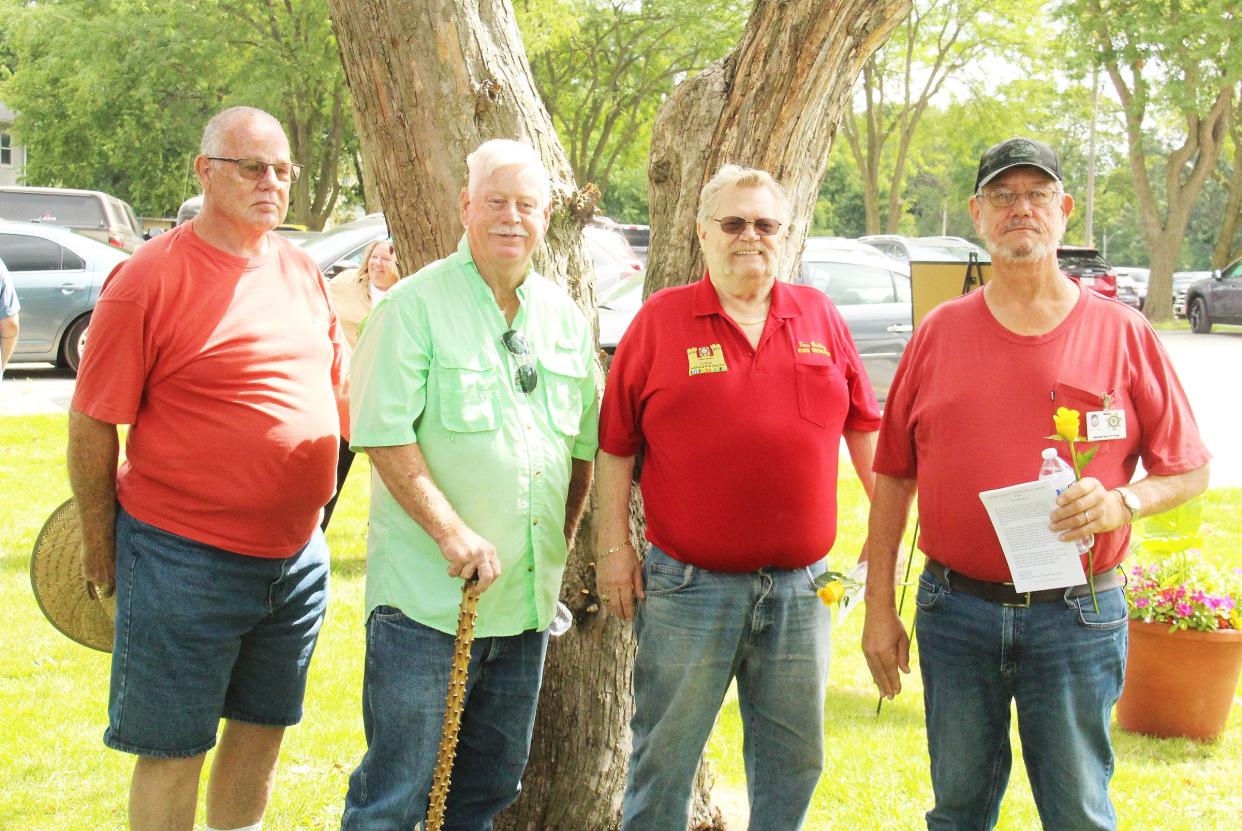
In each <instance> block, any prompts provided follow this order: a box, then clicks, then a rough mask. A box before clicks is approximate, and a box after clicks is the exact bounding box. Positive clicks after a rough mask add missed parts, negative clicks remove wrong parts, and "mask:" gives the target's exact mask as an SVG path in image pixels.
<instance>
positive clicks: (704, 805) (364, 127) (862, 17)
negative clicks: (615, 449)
mask: <svg viewBox="0 0 1242 831" xmlns="http://www.w3.org/2000/svg"><path fill="white" fill-rule="evenodd" d="M329 6H330V8H331V12H332V18H333V23H334V26H335V28H336V35H337V40H338V43H339V45H340V50H341V58H342V61H343V63H344V65H345V72H346V77H347V79H348V81H349V85H350V89H351V91H352V94H353V101H354V106H355V108H356V111H357V114H358V120H357V129H358V134H359V139H360V141H361V144H362V147H363V148H364V152H365V153H366V154H367V156H368V157H369V158H370V160H371V161H372V163H373V165H374V171H375V178H376V181H377V183H378V186H379V192H380V196H381V198H382V200H383V203H384V205H386V206H387V207H388V211H387V218H388V224H389V228H391V229H392V231H393V237H394V240H395V241H396V243H397V248H398V254H399V258H400V260H401V262H402V264H403V267H405V268H408V269H411V270H413V269H417V268H421V267H422V266H423V265H425V264H427V263H428V262H430V261H432V260H435V259H438V258H440V257H443V256H445V255H446V254H448V253H450V252H451V251H453V250H454V249H455V247H456V245H457V241H458V239H459V238H460V236H461V233H462V231H461V225H460V221H459V210H458V206H459V193H460V191H461V188H462V186H463V185H464V183H465V179H466V170H465V156H466V154H467V153H468V152H469V151H470V150H472V149H473V148H474V147H475V146H477V145H478V144H479V143H480V142H482V141H484V140H486V139H489V138H497V137H509V138H525V139H526V140H527V141H529V142H531V144H533V145H534V146H535V147H536V148H538V150H539V151H540V153H541V155H542V156H543V159H544V162H545V163H546V164H547V165H548V168H549V170H550V171H551V172H552V175H553V178H554V180H555V182H554V188H553V209H554V210H553V219H552V226H551V228H550V229H549V233H548V236H547V239H546V241H545V243H544V245H543V246H541V248H540V250H539V252H538V254H537V256H536V265H537V267H538V268H539V269H540V271H541V272H542V273H544V274H545V275H547V276H549V277H550V278H552V279H554V280H557V281H559V282H561V283H563V284H565V285H567V286H568V288H569V291H570V293H571V295H572V296H573V297H574V298H575V300H576V301H577V302H578V304H579V305H580V306H581V307H582V308H583V310H584V311H586V312H587V313H588V314H589V316H591V317H592V318H594V315H595V312H594V305H595V302H594V288H593V281H592V279H591V278H590V276H589V275H590V271H589V266H588V260H587V258H586V255H585V251H584V248H583V244H582V235H581V227H582V224H583V222H584V221H585V220H586V219H588V218H589V217H590V216H591V214H592V212H593V209H594V200H595V199H598V192H593V193H579V192H577V191H576V190H575V186H574V183H573V177H572V174H571V171H570V167H569V164H568V162H567V160H566V156H565V153H564V151H563V149H562V148H561V146H560V144H559V143H558V141H557V138H556V135H555V132H554V131H553V129H552V125H551V121H550V119H549V117H548V114H547V112H546V110H545V109H544V107H543V106H542V104H541V103H540V101H539V98H538V96H537V95H536V93H535V90H534V84H533V82H532V80H531V75H530V67H529V66H528V64H527V61H526V58H525V55H524V52H523V48H522V40H521V36H520V34H519V32H518V29H517V26H516V23H515V22H514V17H513V12H512V8H511V7H510V4H509V3H508V2H505V0H423V1H422V2H414V1H413V0H329ZM908 7H909V2H908V0H886V2H882V3H881V2H873V1H869V0H850V1H848V2H847V1H846V0H785V2H774V1H773V0H757V2H756V6H755V10H754V13H753V14H752V17H751V21H750V25H749V26H748V28H747V32H746V36H745V38H744V40H743V42H742V44H741V45H740V46H739V48H738V49H737V50H736V51H735V52H734V53H733V55H732V56H730V58H728V59H726V60H725V61H724V62H722V63H721V64H718V65H716V66H714V67H713V68H711V69H709V70H708V71H707V72H705V73H704V74H703V75H701V76H699V77H698V78H696V79H694V80H693V81H690V82H687V83H686V84H683V85H682V87H681V88H679V90H678V92H677V93H676V94H674V96H673V97H672V99H670V101H669V103H668V104H667V105H666V106H665V108H664V112H663V114H662V116H661V119H660V122H661V124H660V126H657V132H658V133H659V135H660V136H662V139H661V140H660V141H659V142H653V144H658V145H659V147H658V149H653V154H652V161H651V171H652V179H653V181H652V192H653V195H654V197H655V198H654V199H653V201H652V207H653V210H652V216H651V224H652V227H653V231H654V233H655V234H656V238H655V239H654V240H653V241H652V248H651V253H652V255H653V257H654V258H655V259H654V260H653V261H652V269H651V271H650V272H649V273H650V274H651V275H653V279H650V280H649V281H648V290H650V289H651V287H652V285H653V284H658V285H671V284H674V283H685V282H687V281H688V280H689V279H690V278H691V277H695V276H697V275H698V274H701V273H702V263H701V260H700V259H699V254H698V247H697V243H696V242H695V237H694V213H695V209H696V207H697V202H698V192H699V188H700V187H701V186H702V184H703V183H704V182H705V181H706V180H707V178H708V177H709V176H710V175H711V173H712V172H714V171H715V170H716V168H718V167H719V166H720V164H721V163H723V161H725V160H732V161H739V162H743V163H747V164H754V165H758V166H762V167H766V168H768V169H769V170H772V171H773V173H774V174H775V175H776V177H777V178H778V179H780V180H782V181H783V183H784V184H785V185H786V186H787V187H788V189H789V191H790V195H791V197H792V198H793V203H794V209H795V216H796V217H797V218H796V219H795V220H794V223H793V228H792V229H791V232H792V235H793V236H792V239H791V243H790V246H789V250H788V252H787V254H786V257H785V260H784V262H783V264H782V273H789V271H790V269H791V268H792V267H793V264H794V263H795V261H796V257H797V254H798V251H799V249H800V248H801V245H802V240H803V237H804V235H805V232H806V226H807V222H808V219H809V217H810V214H811V206H812V205H813V203H814V200H815V194H816V191H817V189H818V185H819V180H820V177H821V176H822V174H823V168H824V165H825V163H826V159H827V151H828V147H829V144H830V142H831V137H832V135H833V133H834V131H835V129H836V123H837V119H838V118H839V117H840V114H841V112H842V110H843V109H844V107H845V106H847V104H848V99H849V92H850V89H851V87H852V86H853V82H854V78H855V76H856V75H857V73H858V70H859V67H861V65H862V63H863V62H864V61H865V60H866V58H867V56H868V55H870V53H871V52H872V51H873V50H874V49H875V48H876V47H877V46H879V44H880V43H881V42H882V41H883V39H884V37H885V35H886V34H887V32H888V30H889V28H891V26H892V25H893V23H894V22H895V21H896V20H897V18H898V16H899V15H900V14H901V13H904V12H905V11H907V10H908ZM377 33H383V36H382V37H377V36H376V34H377ZM791 56H793V58H792V60H791ZM674 142H679V143H680V144H679V146H672V145H673V143H674ZM661 277H662V278H664V282H662V283H660V282H659V278H661ZM593 511H594V498H592V499H591V501H590V503H588V506H587V512H586V515H585V516H584V518H583V522H582V527H581V528H580V530H579V532H578V540H579V544H578V545H577V546H576V547H575V549H574V550H573V551H571V552H570V559H569V564H568V566H567V568H566V571H565V580H564V584H563V586H562V589H561V597H562V598H563V599H564V600H565V601H566V602H567V603H568V604H569V606H570V608H571V609H572V611H573V613H574V621H575V623H574V628H573V629H572V630H571V631H570V633H569V634H567V635H565V636H564V637H562V638H560V639H557V640H555V641H553V643H552V644H551V646H550V648H549V652H548V664H547V667H546V670H545V675H544V686H543V692H542V698H541V703H540V708H539V715H538V717H537V721H536V724H535V738H534V744H533V747H532V751H531V759H530V765H529V767H528V769H527V772H526V776H525V778H524V780H523V795H522V798H521V799H520V800H519V801H518V803H517V804H515V805H514V806H513V808H512V809H510V810H509V811H507V812H506V813H505V814H504V815H503V816H502V817H500V819H499V821H498V822H497V828H499V829H502V831H507V830H508V829H529V830H530V831H536V830H537V829H582V831H593V830H594V829H600V830H601V831H604V830H605V829H613V828H616V827H617V825H618V823H619V817H620V802H621V794H622V788H623V786H624V781H625V769H626V762H627V760H628V757H629V750H630V735H629V718H630V714H631V712H632V709H633V700H632V695H631V687H630V676H631V669H632V665H633V651H634V642H633V636H632V634H631V631H630V628H629V626H628V625H620V624H618V623H617V621H616V620H615V619H614V618H612V617H610V616H607V615H605V614H603V613H602V612H601V609H600V606H599V603H598V599H597V595H596V593H595V574H594V563H593V562H591V560H592V557H593V554H592V552H591V551H590V541H591V540H592V539H593V538H594V529H593V525H594V517H593ZM632 514H633V516H634V519H635V527H636V528H637V522H638V517H639V516H640V509H639V508H638V507H637V504H636V505H635V506H634V507H633V508H632ZM706 777H707V774H706V773H704V774H702V775H701V780H700V781H701V782H706V781H707V780H706ZM698 797H699V798H698V799H697V800H696V801H697V803H698V807H697V808H696V811H695V825H696V827H722V826H721V824H720V821H719V815H718V813H717V812H715V811H713V810H712V809H711V808H710V806H709V804H708V802H707V801H706V798H705V795H704V793H703V792H702V789H701V790H700V793H699V794H698Z"/></svg>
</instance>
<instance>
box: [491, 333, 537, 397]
mask: <svg viewBox="0 0 1242 831" xmlns="http://www.w3.org/2000/svg"><path fill="white" fill-rule="evenodd" d="M500 342H501V343H503V344H504V345H505V349H508V350H509V352H510V353H511V354H512V355H513V356H514V357H515V358H517V359H518V368H517V372H516V373H514V375H513V382H514V383H515V384H517V388H518V389H520V390H521V391H522V392H524V393H526V394H527V395H530V394H531V393H532V392H534V391H535V387H537V386H539V373H538V372H536V371H535V365H534V364H533V363H532V362H531V359H530V343H529V342H527V340H526V337H525V336H524V335H523V334H522V333H521V332H519V331H517V330H516V329H510V330H509V331H507V332H505V333H504V334H503V335H501V336H500Z"/></svg>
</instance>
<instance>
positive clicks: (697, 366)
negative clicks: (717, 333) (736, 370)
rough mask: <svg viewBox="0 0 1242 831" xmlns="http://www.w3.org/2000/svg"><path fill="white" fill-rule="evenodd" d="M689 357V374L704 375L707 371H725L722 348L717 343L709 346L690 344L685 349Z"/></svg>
mask: <svg viewBox="0 0 1242 831" xmlns="http://www.w3.org/2000/svg"><path fill="white" fill-rule="evenodd" d="M686 357H688V358H689V359H690V374H691V375H704V374H706V373H709V372H727V371H728V369H729V367H728V366H726V365H725V358H724V349H723V348H722V347H721V346H720V344H718V343H713V344H712V345H711V346H692V347H690V348H689V349H687V350H686Z"/></svg>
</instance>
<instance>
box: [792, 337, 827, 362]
mask: <svg viewBox="0 0 1242 831" xmlns="http://www.w3.org/2000/svg"><path fill="white" fill-rule="evenodd" d="M798 352H799V353H800V354H803V355H827V356H828V357H830V358H831V357H832V353H831V352H829V351H828V347H826V346H824V345H823V344H822V343H820V342H819V341H817V340H813V341H804V340H800V341H798Z"/></svg>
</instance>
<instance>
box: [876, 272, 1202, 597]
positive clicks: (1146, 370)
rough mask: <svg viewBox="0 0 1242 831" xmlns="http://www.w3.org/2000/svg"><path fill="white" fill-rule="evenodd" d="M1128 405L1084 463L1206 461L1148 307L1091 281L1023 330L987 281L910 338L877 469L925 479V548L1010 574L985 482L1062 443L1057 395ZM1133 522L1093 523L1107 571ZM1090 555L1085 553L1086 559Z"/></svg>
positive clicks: (1078, 404)
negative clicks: (1057, 435) (1058, 318)
mask: <svg viewBox="0 0 1242 831" xmlns="http://www.w3.org/2000/svg"><path fill="white" fill-rule="evenodd" d="M1102 394H1107V395H1109V396H1111V408H1113V409H1121V410H1124V411H1125V426H1126V435H1125V438H1123V439H1113V440H1108V441H1099V442H1090V443H1080V444H1079V445H1078V449H1079V450H1086V449H1088V448H1090V447H1097V448H1098V450H1097V451H1096V454H1095V458H1094V459H1092V460H1091V462H1090V463H1089V464H1088V465H1087V468H1086V471H1085V472H1084V475H1085V476H1093V477H1095V478H1096V479H1098V480H1100V482H1101V483H1103V485H1104V486H1105V487H1107V488H1114V487H1117V486H1118V485H1124V484H1126V483H1127V482H1129V481H1130V478H1131V477H1132V476H1133V475H1134V470H1135V467H1136V465H1137V463H1138V459H1139V457H1140V456H1141V457H1142V459H1143V466H1144V468H1145V469H1146V470H1147V472H1148V473H1152V474H1156V475H1161V476H1167V475H1172V474H1176V473H1184V472H1186V471H1189V470H1194V469H1195V468H1198V467H1201V466H1202V465H1204V464H1206V463H1207V461H1208V459H1209V458H1210V454H1209V453H1208V452H1207V449H1206V448H1205V447H1204V446H1203V443H1202V441H1200V439H1199V429H1198V427H1197V426H1196V424H1195V419H1194V414H1193V413H1191V411H1190V404H1189V402H1188V401H1187V400H1186V394H1185V392H1183V390H1182V387H1181V384H1179V383H1178V380H1177V376H1176V375H1175V374H1174V372H1173V367H1172V365H1171V364H1170V363H1169V359H1168V356H1167V355H1166V354H1165V351H1164V347H1163V346H1161V344H1160V341H1159V339H1158V338H1157V337H1156V333H1155V332H1153V331H1152V329H1151V327H1150V326H1148V325H1147V321H1146V320H1145V319H1144V318H1143V316H1142V315H1141V314H1139V313H1138V312H1136V311H1134V310H1133V309H1130V308H1128V307H1127V306H1125V305H1123V304H1121V303H1118V302H1116V301H1114V300H1109V299H1107V298H1104V297H1101V296H1100V295H1098V294H1096V293H1095V292H1091V291H1083V292H1082V293H1081V296H1080V297H1079V299H1078V303H1077V304H1076V305H1075V306H1074V308H1073V310H1072V311H1071V312H1070V313H1069V315H1068V316H1067V317H1066V318H1065V320H1063V321H1062V322H1061V324H1060V325H1058V326H1057V327H1056V328H1055V329H1053V330H1052V331H1051V332H1048V333H1046V334H1043V335H1036V336H1027V335H1018V334H1014V333H1013V332H1011V331H1009V330H1008V329H1006V328H1005V327H1003V326H1001V325H1000V323H998V322H997V321H996V319H995V318H994V317H993V316H992V313H991V312H990V311H988V308H987V304H986V303H985V302H984V299H983V292H982V290H978V289H977V290H975V291H973V292H971V293H970V294H968V295H966V296H965V297H961V298H957V299H954V300H952V301H950V302H948V303H945V304H943V305H942V306H939V307H938V308H936V309H935V310H934V311H933V312H932V313H931V314H930V315H928V316H927V319H926V320H924V321H923V323H922V324H921V325H920V326H919V327H918V330H917V331H916V332H915V333H914V338H913V339H912V340H911V342H910V345H909V346H908V347H907V348H906V352H905V355H904V356H903V357H902V361H901V364H900V365H899V367H898V369H897V374H896V377H895V378H894V379H893V385H892V387H891V389H890V390H889V396H888V400H887V401H886V402H885V410H884V425H883V427H882V428H881V430H880V440H879V447H878V449H877V451H876V458H875V471H876V473H881V474H885V475H887V476H895V477H900V478H906V479H910V478H916V479H917V480H918V501H919V527H920V539H919V548H920V549H922V550H923V552H924V553H926V554H927V555H928V556H929V557H931V558H932V559H935V560H937V561H939V562H941V563H943V564H944V565H946V566H948V567H950V568H952V569H954V570H956V571H961V572H962V573H963V574H966V575H968V576H970V577H975V578H977V579H980V580H991V581H994V582H1004V581H1009V580H1010V579H1011V577H1010V574H1009V567H1008V565H1007V564H1006V562H1005V557H1004V554H1003V553H1002V552H1001V547H1000V542H999V540H998V539H997V537H996V532H995V531H994V530H993V527H992V524H991V522H989V520H988V516H987V512H986V511H985V510H984V507H983V503H982V502H981V501H980V499H979V492H980V491H985V490H991V489H994V488H1000V487H1005V486H1007V485H1015V484H1018V483H1020V482H1030V481H1032V480H1034V479H1036V478H1037V477H1038V475H1039V467H1040V462H1041V459H1040V452H1041V451H1042V450H1043V449H1044V448H1046V447H1056V448H1057V450H1058V452H1059V454H1060V456H1061V458H1062V459H1065V460H1066V461H1067V462H1068V461H1069V449H1068V447H1067V446H1066V443H1065V442H1063V441H1053V440H1050V439H1048V438H1047V436H1050V435H1052V434H1053V432H1054V430H1053V424H1052V415H1053V413H1054V412H1056V410H1057V408H1058V407H1069V408H1071V409H1075V410H1078V411H1079V414H1080V420H1081V424H1082V427H1081V431H1080V432H1081V433H1082V434H1083V435H1086V432H1087V419H1088V413H1090V412H1092V411H1099V410H1101V409H1103V408H1104V406H1103V405H1104V402H1103V400H1102ZM1129 537H1130V529H1129V527H1128V526H1127V527H1122V528H1118V529H1117V530H1115V531H1111V532H1109V533H1107V534H1097V535H1096V537H1095V561H1094V564H1093V565H1094V569H1095V572H1096V573H1097V574H1098V573H1100V572H1102V571H1105V570H1107V569H1108V568H1111V567H1113V566H1115V565H1117V564H1118V563H1119V562H1121V561H1122V559H1124V557H1125V553H1126V549H1127V544H1128V542H1129ZM1086 566H1087V558H1086V556H1084V557H1083V567H1084V569H1085V568H1086Z"/></svg>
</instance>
